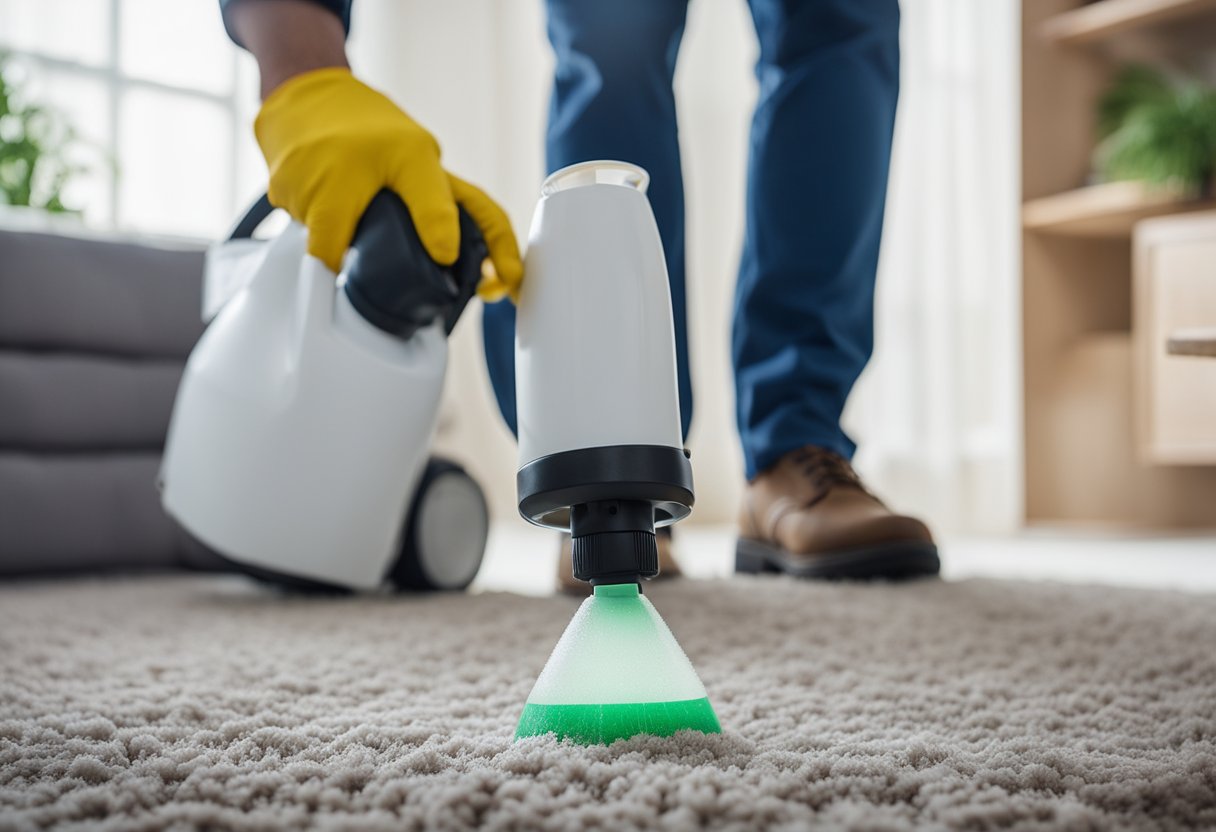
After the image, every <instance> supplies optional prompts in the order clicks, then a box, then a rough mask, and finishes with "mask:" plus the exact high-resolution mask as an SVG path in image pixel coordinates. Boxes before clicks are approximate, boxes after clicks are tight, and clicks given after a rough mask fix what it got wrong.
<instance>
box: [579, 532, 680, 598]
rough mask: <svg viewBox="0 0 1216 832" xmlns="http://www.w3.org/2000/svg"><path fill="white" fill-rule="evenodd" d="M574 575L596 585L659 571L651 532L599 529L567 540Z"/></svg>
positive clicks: (632, 580) (636, 578)
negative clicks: (599, 530)
mask: <svg viewBox="0 0 1216 832" xmlns="http://www.w3.org/2000/svg"><path fill="white" fill-rule="evenodd" d="M571 543H572V546H571V549H572V552H573V557H574V577H576V578H578V579H579V580H580V581H589V582H590V583H591V585H592V586H595V585H597V584H624V583H636V582H637V581H641V580H646V579H648V578H653V577H654V576H656V575H658V574H659V547H658V545H657V544H656V543H655V538H654V533H653V532H601V533H599V534H585V535H583V536H582V537H575V538H573V539H572V540H571Z"/></svg>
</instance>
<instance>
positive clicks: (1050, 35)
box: [1040, 0, 1216, 44]
mask: <svg viewBox="0 0 1216 832" xmlns="http://www.w3.org/2000/svg"><path fill="white" fill-rule="evenodd" d="M1214 11H1216V0H1097V2H1093V3H1088V4H1086V5H1084V6H1080V7H1078V8H1076V9H1071V10H1070V11H1067V12H1062V13H1061V14H1057V15H1054V16H1052V17H1049V18H1047V20H1045V21H1043V24H1042V28H1041V30H1040V31H1041V32H1042V33H1043V37H1045V38H1047V39H1048V40H1049V41H1053V42H1055V43H1061V44H1078V43H1090V42H1093V41H1098V40H1102V39H1103V38H1107V37H1110V36H1112V35H1116V34H1119V33H1120V32H1126V31H1130V30H1132V29H1142V28H1147V27H1149V26H1152V25H1155V24H1158V23H1165V22H1167V21H1172V20H1181V19H1183V18H1186V17H1191V16H1195V15H1200V14H1203V13H1205V12H1214Z"/></svg>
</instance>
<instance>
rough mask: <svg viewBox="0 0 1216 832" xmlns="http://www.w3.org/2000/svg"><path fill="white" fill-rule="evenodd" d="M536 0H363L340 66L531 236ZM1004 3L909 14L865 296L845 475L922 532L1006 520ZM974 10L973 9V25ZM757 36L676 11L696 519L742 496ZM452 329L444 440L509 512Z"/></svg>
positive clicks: (1008, 334) (1009, 96)
mask: <svg viewBox="0 0 1216 832" xmlns="http://www.w3.org/2000/svg"><path fill="white" fill-rule="evenodd" d="M541 5H542V2H541V0H494V2H486V0H445V2H443V3H434V2H422V1H421V0H360V2H359V3H358V4H357V6H356V9H355V14H356V17H355V21H354V31H353V34H352V41H351V53H352V59H353V61H354V63H355V68H356V71H358V72H360V73H361V74H363V75H364V76H365V77H366V78H367V79H368V80H369V81H370V82H371V83H373V84H375V85H377V86H379V87H380V88H382V89H384V90H385V91H386V92H388V93H389V94H390V95H392V96H393V97H394V98H395V99H396V100H397V101H398V102H399V103H400V104H401V105H402V106H403V107H404V108H405V109H406V110H407V111H408V112H410V113H411V114H413V115H414V116H415V117H417V118H418V119H419V120H420V121H421V122H422V123H424V124H426V125H427V126H428V127H429V128H430V129H431V130H432V131H433V132H434V133H435V135H436V136H437V137H438V138H439V140H440V143H441V144H442V146H443V148H444V154H445V160H446V164H447V165H448V166H449V167H450V168H451V169H452V170H453V171H454V172H456V173H459V174H460V175H462V176H465V177H466V178H468V179H471V180H472V181H474V182H477V183H479V184H481V185H482V186H483V187H485V188H486V189H487V190H488V191H489V192H490V193H491V194H493V195H494V196H495V197H496V198H498V199H499V201H500V202H502V203H503V205H504V206H505V207H506V209H507V211H508V212H509V213H510V215H511V217H512V220H513V222H514V224H515V228H516V231H517V233H518V234H519V235H520V236H521V244H522V242H523V237H524V235H526V232H527V228H528V224H529V222H530V217H531V212H532V208H533V205H534V202H535V199H536V195H537V189H538V187H539V184H540V182H541V179H542V178H543V175H544V169H543V131H544V118H545V112H546V108H547V105H548V93H549V86H550V82H551V78H550V73H551V71H552V57H551V55H550V52H549V48H548V44H547V41H546V40H545V35H544V20H543V13H542V8H541ZM1016 7H1017V4H1016V0H992V2H991V3H986V4H984V5H983V8H982V10H981V9H980V8H978V4H974V3H973V2H971V0H906V2H905V4H904V31H903V43H904V55H905V59H904V85H903V98H902V103H901V109H900V115H899V123H898V127H897V147H896V152H895V161H894V165H895V166H894V169H893V172H892V191H891V198H890V200H889V204H890V209H889V212H888V225H887V235H886V238H885V241H884V252H883V263H882V267H881V276H880V282H879V301H878V306H879V309H878V325H879V330H878V336H877V342H878V346H877V351H876V356H875V362H874V364H873V366H872V368H871V370H870V371H869V372H868V373H867V375H866V377H865V378H864V379H863V383H862V385H861V389H860V390H859V395H858V396H856V397H855V400H854V402H852V403H851V406H850V412H849V414H848V425H849V426H850V428H851V429H852V430H853V432H854V433H855V434H856V435H857V438H859V439H860V440H861V445H862V452H861V454H860V456H859V460H858V464H859V467H861V468H862V470H863V473H866V474H867V475H868V476H869V477H870V479H871V483H872V485H873V486H874V487H875V489H876V490H878V491H879V492H880V493H882V494H883V495H884V496H886V497H887V498H888V499H889V502H891V503H892V504H893V505H895V506H897V507H900V506H902V507H908V508H912V509H915V510H917V511H922V512H925V513H927V514H928V515H929V516H930V517H931V518H932V519H933V520H934V521H935V523H936V524H937V525H938V526H939V527H968V528H976V527H981V528H988V529H991V528H1004V527H1008V526H1010V525H1012V524H1013V523H1015V522H1016V520H1015V518H1016V517H1017V516H1019V512H1018V508H1017V499H1018V498H1017V494H1019V493H1020V488H1019V487H1018V485H1017V481H1016V478H1017V471H1018V470H1019V469H1020V466H1019V465H1018V454H1019V452H1020V451H1019V448H1018V441H1017V437H1018V424H1017V415H1016V414H1017V413H1018V402H1017V390H1018V382H1017V372H1018V369H1017V363H1016V358H1015V356H1016V354H1017V326H1016V321H1017V303H1016V297H1017V294H1016V239H1017V237H1016V208H1017V200H1018V197H1017V192H1016V168H1015V164H1016V158H1017V148H1016V144H1015V142H1016V135H1017V122H1016V112H1017V95H1016V92H1017V90H1016V77H1017V67H1016V63H1015V61H1016V58H1015V55H1016V50H1015V49H1014V44H1016V38H1017V26H1016V14H1015V12H1016ZM981 11H982V14H981ZM755 55H756V43H755V36H754V33H753V31H752V27H751V21H750V18H749V16H748V12H747V7H746V4H745V3H744V2H743V0H693V2H692V4H691V8H690V13H689V23H688V30H687V34H686V37H685V41H684V47H683V51H682V53H681V57H680V63H679V67H678V71H677V79H676V86H677V97H678V104H679V113H680V120H681V144H682V148H683V151H684V165H685V180H686V187H687V206H688V223H689V225H688V240H689V251H688V254H689V296H690V322H689V323H690V331H691V341H692V343H691V348H692V355H693V358H692V362H693V379H694V385H695V388H696V391H695V394H696V401H697V409H696V417H695V420H694V425H693V431H692V436H691V437H690V446H691V448H692V451H693V463H694V471H695V476H696V480H697V484H698V488H697V498H698V503H697V509H696V511H695V512H694V514H693V521H694V522H712V523H726V522H731V521H733V519H734V514H735V510H736V506H737V502H738V498H739V494H740V492H741V487H742V463H741V455H740V453H739V449H738V442H737V439H736V437H735V431H734V416H733V390H732V386H731V383H730V358H729V351H728V348H729V316H730V304H731V295H732V290H733V284H734V277H735V271H736V267H737V263H738V256H739V249H740V244H741V240H742V218H743V212H742V205H743V184H744V171H745V161H746V138H747V130H748V120H749V118H750V113H751V108H752V105H753V102H754V100H755V95H756V86H755V81H754V78H753V75H752V64H753V62H754V60H755ZM479 314H480V313H479V310H477V309H473V310H472V313H471V314H469V315H467V316H466V318H465V319H464V321H463V322H462V323H461V325H460V327H459V328H458V330H457V333H456V337H455V345H454V358H453V366H452V372H451V373H450V375H449V388H448V397H447V403H446V411H445V421H444V427H443V433H442V436H441V447H442V448H443V449H445V450H447V451H448V452H449V453H451V454H452V455H453V456H455V457H456V458H458V459H460V460H461V461H462V462H463V463H465V464H466V465H467V466H468V467H469V468H470V469H472V470H473V471H474V473H475V474H476V475H477V476H478V477H479V479H480V480H481V481H482V483H483V484H484V485H485V486H486V487H487V490H488V491H489V494H490V499H491V504H492V508H493V510H494V512H495V514H496V516H497V517H498V518H499V519H505V518H511V517H514V516H515V495H514V470H515V450H514V444H513V441H512V440H511V437H510V434H509V433H508V432H507V430H506V429H505V427H504V426H503V425H502V421H501V419H500V418H499V416H498V413H497V409H496V407H495V405H494V402H493V397H492V394H491V392H490V388H489V382H488V380H487V378H486V376H485V370H484V364H483V362H482V359H481V339H480V321H479Z"/></svg>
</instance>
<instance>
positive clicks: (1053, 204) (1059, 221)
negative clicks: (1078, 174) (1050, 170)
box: [1022, 182, 1216, 239]
mask: <svg viewBox="0 0 1216 832" xmlns="http://www.w3.org/2000/svg"><path fill="white" fill-rule="evenodd" d="M1213 207H1216V203H1214V202H1212V201H1211V200H1202V199H1193V198H1189V197H1187V196H1185V195H1181V194H1179V193H1178V192H1177V191H1171V190H1169V189H1162V188H1153V187H1150V186H1148V185H1146V184H1145V183H1143V182H1109V183H1106V184H1103V185H1091V186H1089V187H1086V188H1076V189H1074V190H1071V191H1064V192H1063V193H1058V194H1052V195H1051V196H1044V197H1039V198H1038V199H1031V200H1028V201H1027V202H1025V203H1024V204H1023V205H1022V227H1023V228H1026V229H1028V230H1034V231H1042V232H1044V233H1048V234H1066V235H1070V236H1074V237H1117V238H1123V239H1129V238H1130V237H1131V235H1132V229H1133V228H1134V227H1135V225H1136V223H1138V222H1139V221H1140V220H1144V219H1148V218H1149V217H1159V216H1161V215H1163V214H1179V213H1183V212H1187V211H1201V210H1205V209H1210V208H1213Z"/></svg>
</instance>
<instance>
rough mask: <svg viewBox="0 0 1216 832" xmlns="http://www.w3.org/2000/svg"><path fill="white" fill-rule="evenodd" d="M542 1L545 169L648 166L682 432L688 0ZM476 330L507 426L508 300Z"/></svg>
mask: <svg viewBox="0 0 1216 832" xmlns="http://www.w3.org/2000/svg"><path fill="white" fill-rule="evenodd" d="M547 5H548V15H549V25H548V29H549V41H550V43H551V44H552V45H553V51H554V54H555V55H556V58H557V68H556V74H555V79H554V84H553V98H552V101H551V104H550V108H549V126H548V133H547V139H546V147H545V150H546V165H547V167H548V169H549V171H550V172H552V171H555V170H558V169H559V168H563V167H565V166H566V165H572V164H574V163H576V162H585V161H588V160H591V159H619V160H621V161H624V162H632V163H633V164H636V165H640V166H641V167H643V168H645V169H646V170H647V171H648V172H649V173H650V188H649V190H648V191H647V193H648V195H649V197H650V204H651V207H652V208H653V209H654V214H655V219H656V220H657V221H658V226H659V234H660V236H661V237H662V239H663V250H664V252H665V253H666V257H667V274H668V278H669V279H670V282H671V301H672V307H673V312H674V314H675V334H676V362H677V368H678V375H679V388H680V391H679V392H680V416H681V421H682V422H683V425H682V427H683V429H684V435H685V436H687V435H688V426H689V423H690V422H691V419H692V383H691V380H690V377H689V368H688V326H687V319H686V313H685V306H686V304H685V293H684V184H683V179H682V177H681V173H680V146H679V141H678V136H677V130H676V106H675V97H674V95H673V92H672V86H671V85H672V78H673V76H674V74H675V65H676V55H677V53H678V51H679V47H680V39H681V37H682V36H683V34H684V21H685V15H686V12H687V8H688V6H687V0H611V2H608V0H548V4H547ZM524 279H525V280H526V279H527V276H526V275H525V277H524ZM622 334H624V333H622ZM483 335H484V341H485V351H486V364H487V366H488V368H489V371H490V381H491V383H492V385H493V387H494V393H495V396H496V397H497V399H498V406H499V408H500V410H501V411H502V415H503V418H504V419H505V420H506V422H507V424H508V425H509V426H510V428H511V430H512V432H515V430H516V414H515V307H514V306H513V305H512V304H511V303H510V302H509V301H503V302H500V303H496V304H491V305H489V306H487V307H486V308H485V315H484V317H483Z"/></svg>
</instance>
